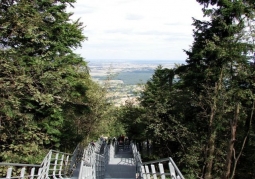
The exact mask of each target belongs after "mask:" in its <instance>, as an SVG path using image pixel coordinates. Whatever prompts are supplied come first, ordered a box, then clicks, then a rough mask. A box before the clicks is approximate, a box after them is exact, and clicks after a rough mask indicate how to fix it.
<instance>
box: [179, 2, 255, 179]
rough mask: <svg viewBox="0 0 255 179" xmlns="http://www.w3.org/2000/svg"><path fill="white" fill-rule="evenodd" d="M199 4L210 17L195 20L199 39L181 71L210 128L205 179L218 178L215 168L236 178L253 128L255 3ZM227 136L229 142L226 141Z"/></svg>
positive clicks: (206, 148) (206, 146) (224, 174)
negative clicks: (251, 126) (239, 161)
mask: <svg viewBox="0 0 255 179" xmlns="http://www.w3.org/2000/svg"><path fill="white" fill-rule="evenodd" d="M198 2H199V3H201V4H203V5H204V9H203V11H204V14H205V15H206V16H209V17H210V20H209V21H199V20H195V19H194V26H195V27H196V29H195V31H194V39H195V41H194V43H193V46H192V48H191V50H189V51H186V53H187V55H188V60H187V65H184V66H182V67H180V68H179V69H178V71H179V72H180V73H179V75H180V76H181V79H182V80H183V84H184V86H183V87H186V88H189V89H190V92H191V94H192V96H194V98H193V99H191V100H192V101H193V102H194V104H195V107H196V108H197V109H198V110H199V111H200V112H199V113H197V115H198V114H203V118H202V119H203V123H204V124H206V126H207V127H208V133H207V134H206V136H207V138H206V140H204V141H202V143H204V144H205V147H204V148H205V150H204V151H201V152H203V153H204V166H203V169H202V175H201V178H217V177H219V175H218V174H216V171H217V173H221V177H222V178H233V177H234V175H235V173H236V164H237V163H238V160H239V157H240V156H241V155H242V152H243V147H244V146H245V145H246V144H245V143H246V141H247V134H248V132H249V131H250V127H248V128H247V127H245V126H247V124H251V120H252V118H253V110H254V109H253V108H254V106H253V102H252V101H253V100H254V95H253V87H252V84H253V83H254V82H253V79H252V76H253V74H252V73H253V68H252V67H251V65H250V62H249V60H250V57H249V54H251V53H252V52H253V44H252V36H251V35H252V34H251V33H252V31H253V30H252V31H249V32H248V31H247V29H248V30H249V29H253V27H252V26H251V25H250V22H251V21H252V19H253V18H254V5H255V4H254V2H253V1H235V0H234V1H229V0H217V1H208V0H200V1H199V0H198ZM250 32H251V33H250ZM230 116H231V117H230ZM200 121H201V119H199V121H197V122H198V123H201V122H200ZM228 124H230V125H228ZM249 126H250V125H249ZM204 134H205V133H202V134H201V136H203V135H204ZM226 134H227V136H229V142H226V141H224V137H226ZM237 137H239V140H237ZM240 138H244V140H241V139H240ZM219 141H221V142H219ZM239 141H242V142H239ZM237 156H239V157H237ZM223 158H224V160H222V159H223ZM224 161H225V164H224ZM222 168H224V169H222ZM219 171H220V172H219Z"/></svg>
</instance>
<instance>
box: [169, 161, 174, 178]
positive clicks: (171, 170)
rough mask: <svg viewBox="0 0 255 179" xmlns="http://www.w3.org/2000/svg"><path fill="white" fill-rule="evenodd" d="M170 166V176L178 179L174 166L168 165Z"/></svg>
mask: <svg viewBox="0 0 255 179" xmlns="http://www.w3.org/2000/svg"><path fill="white" fill-rule="evenodd" d="M168 166H169V170H170V175H171V177H172V178H173V179H176V175H175V170H174V166H173V164H172V163H171V162H169V163H168Z"/></svg>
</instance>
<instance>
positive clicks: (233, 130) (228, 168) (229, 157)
mask: <svg viewBox="0 0 255 179" xmlns="http://www.w3.org/2000/svg"><path fill="white" fill-rule="evenodd" d="M239 110H240V106H239V104H237V105H236V109H235V116H234V119H233V120H231V121H230V125H231V126H230V127H231V136H230V140H229V145H228V153H227V159H226V164H225V173H224V176H223V179H228V178H229V177H230V172H231V164H232V157H233V153H234V150H235V149H234V145H235V141H236V127H237V121H238V118H239Z"/></svg>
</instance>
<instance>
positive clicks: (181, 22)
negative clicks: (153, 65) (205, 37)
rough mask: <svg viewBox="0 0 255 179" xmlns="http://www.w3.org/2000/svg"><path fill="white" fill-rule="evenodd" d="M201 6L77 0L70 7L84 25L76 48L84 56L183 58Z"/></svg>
mask: <svg viewBox="0 0 255 179" xmlns="http://www.w3.org/2000/svg"><path fill="white" fill-rule="evenodd" d="M201 9H202V6H200V5H199V4H198V3H197V2H196V0H77V2H76V3H75V4H74V8H68V11H70V12H74V15H73V16H72V19H78V18H80V21H81V22H83V25H84V26H85V28H84V30H83V33H84V35H85V36H86V37H87V38H88V40H86V41H84V42H82V48H78V49H76V53H78V54H80V55H81V56H82V57H83V58H84V59H85V60H92V59H106V60H107V59H111V60H114V59H118V60H120V59H129V60H135V59H137V60H181V61H184V60H186V58H187V55H186V54H185V52H183V50H184V49H185V50H189V49H190V47H191V45H192V42H193V36H192V34H193V32H192V30H193V29H194V27H193V26H192V22H193V20H192V17H194V18H196V19H202V18H203V14H202V11H201Z"/></svg>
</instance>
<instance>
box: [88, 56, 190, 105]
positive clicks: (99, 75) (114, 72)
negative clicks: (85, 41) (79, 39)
mask: <svg viewBox="0 0 255 179" xmlns="http://www.w3.org/2000/svg"><path fill="white" fill-rule="evenodd" d="M184 63H185V61H163V60H161V61H159V60H148V61H146V60H89V63H88V65H89V68H90V75H91V76H92V78H93V79H94V80H95V81H97V82H98V83H99V84H102V85H103V84H105V82H106V80H108V81H109V83H110V89H109V93H110V99H112V100H113V103H115V104H116V105H122V104H124V103H125V101H126V100H128V99H129V100H135V98H136V97H137V96H136V94H137V91H139V90H141V87H139V85H142V84H145V83H146V82H147V81H148V80H150V78H151V77H152V75H153V74H154V70H155V69H156V68H157V67H158V66H159V65H162V66H163V67H164V68H173V67H174V66H175V65H176V64H184Z"/></svg>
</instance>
